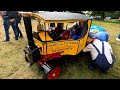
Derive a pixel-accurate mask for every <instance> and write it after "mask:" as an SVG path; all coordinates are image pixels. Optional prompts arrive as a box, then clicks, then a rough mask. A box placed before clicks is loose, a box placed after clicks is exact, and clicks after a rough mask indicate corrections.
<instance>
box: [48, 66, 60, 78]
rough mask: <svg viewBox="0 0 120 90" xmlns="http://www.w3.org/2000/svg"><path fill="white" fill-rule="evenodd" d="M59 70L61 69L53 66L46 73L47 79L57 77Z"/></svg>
mask: <svg viewBox="0 0 120 90" xmlns="http://www.w3.org/2000/svg"><path fill="white" fill-rule="evenodd" d="M60 71H61V69H60V67H55V68H54V69H52V70H51V71H50V73H49V74H48V76H47V78H48V79H57V78H58V76H59V74H60Z"/></svg>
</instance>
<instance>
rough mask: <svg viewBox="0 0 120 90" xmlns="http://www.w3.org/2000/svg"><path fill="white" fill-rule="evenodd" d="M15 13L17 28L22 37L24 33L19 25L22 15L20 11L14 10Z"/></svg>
mask: <svg viewBox="0 0 120 90" xmlns="http://www.w3.org/2000/svg"><path fill="white" fill-rule="evenodd" d="M14 13H15V20H16V27H17V30H18V36H19V37H20V38H23V34H22V32H21V30H20V28H19V26H18V24H19V23H20V20H21V17H22V16H21V14H19V13H18V11H14Z"/></svg>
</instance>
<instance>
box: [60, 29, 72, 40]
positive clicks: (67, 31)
mask: <svg viewBox="0 0 120 90" xmlns="http://www.w3.org/2000/svg"><path fill="white" fill-rule="evenodd" d="M69 37H70V31H69V30H66V31H64V32H63V34H62V36H61V38H62V40H67V39H68V38H69Z"/></svg>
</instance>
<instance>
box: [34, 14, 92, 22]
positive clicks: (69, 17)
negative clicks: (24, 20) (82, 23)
mask: <svg viewBox="0 0 120 90" xmlns="http://www.w3.org/2000/svg"><path fill="white" fill-rule="evenodd" d="M36 14H37V15H39V16H40V17H41V18H42V19H44V20H45V21H49V20H50V21H51V20H53V21H54V20H88V19H90V17H88V16H86V15H83V14H79V13H71V12H39V13H36Z"/></svg>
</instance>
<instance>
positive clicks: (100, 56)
mask: <svg viewBox="0 0 120 90" xmlns="http://www.w3.org/2000/svg"><path fill="white" fill-rule="evenodd" d="M83 52H90V54H91V58H89V60H88V68H89V69H90V70H93V69H95V68H96V67H97V68H99V69H100V70H101V71H102V72H104V73H105V72H107V71H108V70H109V69H110V68H112V67H113V64H114V61H115V56H114V55H113V51H112V47H111V46H110V44H109V43H108V42H106V41H100V40H99V39H97V38H95V37H93V36H92V37H91V35H90V36H89V37H88V39H87V46H86V47H85V48H84V49H83Z"/></svg>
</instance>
